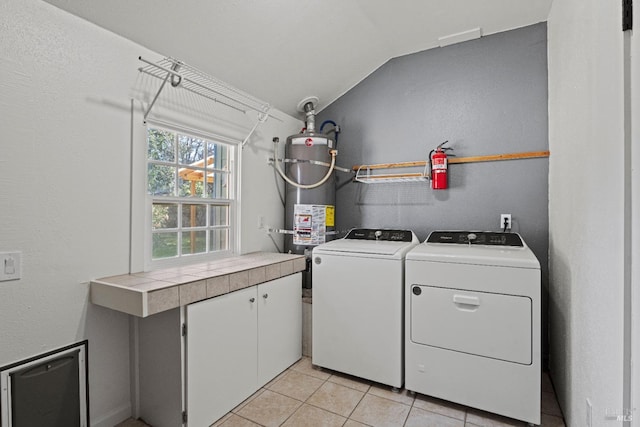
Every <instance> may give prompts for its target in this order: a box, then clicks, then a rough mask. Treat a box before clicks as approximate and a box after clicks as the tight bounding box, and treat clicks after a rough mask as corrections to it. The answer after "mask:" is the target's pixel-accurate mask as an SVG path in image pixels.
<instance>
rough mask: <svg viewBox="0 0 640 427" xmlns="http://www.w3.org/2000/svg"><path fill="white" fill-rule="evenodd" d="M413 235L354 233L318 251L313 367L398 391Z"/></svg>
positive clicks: (415, 240) (314, 268) (315, 259)
mask: <svg viewBox="0 0 640 427" xmlns="http://www.w3.org/2000/svg"><path fill="white" fill-rule="evenodd" d="M417 244H419V240H418V238H417V237H416V235H415V234H414V233H413V232H411V231H408V230H376V229H354V230H351V231H350V232H349V233H348V234H347V236H346V237H344V238H343V239H338V240H333V241H331V242H328V243H324V244H321V245H319V246H316V247H315V248H314V249H313V255H312V259H313V265H312V275H313V304H312V363H313V364H314V365H317V366H320V367H324V368H328V369H333V370H335V371H339V372H344V373H347V374H350V375H354V376H357V377H360V378H365V379H368V380H371V381H375V382H378V383H382V384H386V385H390V386H392V387H396V388H399V387H401V386H402V383H403V379H404V370H403V365H404V352H403V348H404V345H403V339H404V337H403V330H404V310H403V303H404V301H403V300H404V258H405V255H406V253H407V252H409V250H410V249H411V248H413V247H415V246H416V245H417Z"/></svg>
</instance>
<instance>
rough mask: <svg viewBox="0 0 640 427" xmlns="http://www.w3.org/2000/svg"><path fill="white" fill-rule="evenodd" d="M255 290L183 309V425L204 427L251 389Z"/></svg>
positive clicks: (254, 381)
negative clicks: (184, 420) (184, 385)
mask: <svg viewBox="0 0 640 427" xmlns="http://www.w3.org/2000/svg"><path fill="white" fill-rule="evenodd" d="M257 302H258V301H257V298H256V288H255V287H251V288H247V289H242V290H239V291H236V292H231V293H229V294H226V295H222V296H219V297H216V298H211V299H208V300H205V301H201V302H198V303H195V304H190V305H188V306H187V346H186V348H187V357H186V358H187V417H188V425H189V426H194V427H199V426H208V425H210V424H212V423H213V422H214V421H216V420H217V419H218V418H220V417H222V416H223V415H225V414H226V413H227V412H228V411H230V410H231V409H233V408H234V407H235V406H237V405H238V404H239V403H241V402H242V401H243V400H244V399H246V398H247V396H250V395H251V394H252V393H253V392H254V391H255V390H256V389H257V388H258V385H257V368H256V367H257V355H256V354H257V344H256V343H257V311H258V304H257Z"/></svg>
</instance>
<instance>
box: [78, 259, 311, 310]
mask: <svg viewBox="0 0 640 427" xmlns="http://www.w3.org/2000/svg"><path fill="white" fill-rule="evenodd" d="M305 263H306V261H305V257H304V255H295V254H281V253H273V252H252V253H249V254H246V255H239V256H234V257H229V258H223V259H220V260H216V261H210V262H205V263H201V264H193V265H189V266H184V267H175V268H166V269H163V270H156V271H150V272H146V273H132V274H123V275H120V276H111V277H104V278H101V279H95V280H92V281H91V285H90V289H91V296H90V298H91V302H92V303H93V304H96V305H100V306H103V307H107V308H110V309H113V310H118V311H122V312H124V313H128V314H132V315H134V316H138V317H147V316H151V315H152V314H155V313H159V312H161V311H166V310H170V309H172V308H176V307H179V306H183V305H187V304H191V303H193V302H196V301H201V300H203V299H207V298H212V297H216V296H219V295H223V294H226V293H229V292H233V291H237V290H238V289H242V288H247V287H249V286H254V285H257V284H259V283H263V282H268V281H270V280H274V279H278V278H280V277H283V276H288V275H290V274H294V273H297V272H299V271H303V270H304V269H305V267H306V265H305Z"/></svg>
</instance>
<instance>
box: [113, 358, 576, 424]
mask: <svg viewBox="0 0 640 427" xmlns="http://www.w3.org/2000/svg"><path fill="white" fill-rule="evenodd" d="M139 422H140V421H133V420H129V421H125V423H122V424H120V425H118V426H117V427H144V426H146V424H144V423H142V424H135V423H139ZM525 425H526V423H523V422H521V421H517V420H513V419H510V418H505V417H501V416H498V415H494V414H490V413H488V412H483V411H479V410H477V409H473V408H468V407H465V406H461V405H457V404H455V403H451V402H446V401H443V400H439V399H435V398H432V397H428V396H424V395H421V394H416V395H415V396H413V395H411V394H409V393H408V392H407V391H406V390H402V391H400V392H397V393H394V392H392V391H391V389H390V388H389V387H386V386H382V385H380V384H375V383H371V382H368V381H366V380H362V379H359V378H354V377H350V376H348V375H344V374H340V373H337V372H333V371H329V370H325V369H317V368H315V367H314V366H312V364H311V359H309V358H308V357H303V358H302V359H301V360H300V361H299V362H297V363H296V364H294V365H293V366H291V367H290V368H289V369H287V370H286V371H285V372H283V373H282V374H280V375H278V376H277V377H276V378H274V379H273V380H272V381H271V382H269V383H268V384H267V385H265V386H264V387H263V388H262V389H260V390H258V391H257V392H256V393H255V394H254V395H253V396H251V397H250V398H248V399H247V400H246V401H244V402H243V403H241V404H240V405H239V406H238V407H236V408H235V409H233V410H232V411H231V412H230V413H228V414H227V415H226V416H224V417H223V418H222V419H220V420H219V421H218V422H216V423H215V424H213V427H259V426H269V427H271V426H283V427H333V426H336V427H339V426H343V427H358V426H360V427H362V426H374V427H377V426H381V427H382V426H384V427H431V426H434V427H465V426H469V427H476V426H478V427H502V426H525ZM541 425H542V427H564V425H565V424H564V421H563V419H562V413H561V412H560V407H559V406H558V402H557V400H556V396H555V394H554V391H553V387H552V385H551V381H550V380H549V377H548V376H547V375H546V374H543V376H542V399H541ZM195 427H200V426H195Z"/></svg>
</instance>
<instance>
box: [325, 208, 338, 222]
mask: <svg viewBox="0 0 640 427" xmlns="http://www.w3.org/2000/svg"><path fill="white" fill-rule="evenodd" d="M325 225H326V226H327V227H335V225H336V207H335V206H330V205H327V209H326V211H325Z"/></svg>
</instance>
